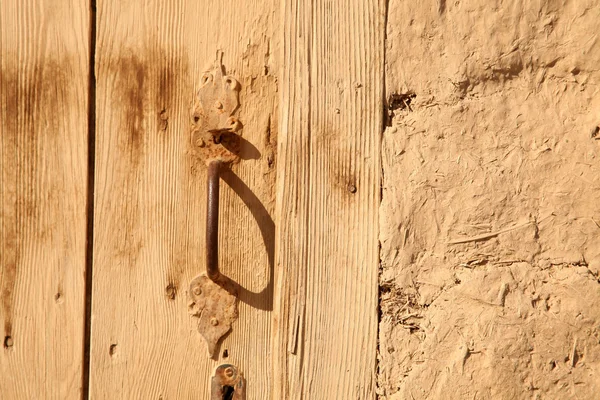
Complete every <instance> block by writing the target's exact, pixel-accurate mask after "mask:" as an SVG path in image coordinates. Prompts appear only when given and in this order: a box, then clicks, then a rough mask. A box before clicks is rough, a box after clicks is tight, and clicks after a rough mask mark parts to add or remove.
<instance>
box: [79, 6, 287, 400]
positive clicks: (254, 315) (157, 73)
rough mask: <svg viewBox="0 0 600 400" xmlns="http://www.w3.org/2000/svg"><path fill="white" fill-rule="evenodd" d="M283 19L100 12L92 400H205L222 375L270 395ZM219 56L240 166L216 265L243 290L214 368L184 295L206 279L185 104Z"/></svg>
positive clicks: (269, 13)
mask: <svg viewBox="0 0 600 400" xmlns="http://www.w3.org/2000/svg"><path fill="white" fill-rule="evenodd" d="M242 8H243V10H252V11H251V12H242V11H243V10H241V9H242ZM278 9H279V8H278V4H277V2H276V1H275V0H272V1H267V0H260V1H250V2H246V3H245V4H244V6H243V7H241V6H240V4H239V2H236V1H204V2H197V1H192V0H171V1H164V2H147V1H142V0H136V1H127V2H123V1H117V0H107V1H103V2H101V3H99V8H98V20H97V21H98V22H97V27H98V37H97V49H96V66H97V71H96V74H97V142H96V174H95V182H96V191H95V215H94V220H95V228H94V273H93V297H92V304H93V307H92V325H91V329H92V340H91V342H92V344H91V382H90V395H91V396H90V397H91V398H94V399H99V398H106V399H205V398H208V394H209V381H210V377H211V375H212V373H213V370H214V368H215V367H216V366H217V365H219V364H221V363H224V362H231V363H233V364H235V365H237V366H238V367H239V368H240V369H241V370H242V371H243V373H244V375H245V377H246V379H247V381H248V399H254V398H256V399H258V398H264V397H263V396H264V395H265V393H268V391H269V389H270V384H271V383H270V376H271V364H270V358H269V350H270V348H269V345H270V342H269V338H270V332H271V331H270V327H271V310H272V307H273V306H272V302H273V272H272V271H273V266H272V264H273V254H274V222H273V217H272V211H273V210H274V190H275V184H274V182H275V175H276V173H275V158H274V157H275V143H276V137H277V100H278V99H277V94H276V91H277V83H276V78H275V76H274V75H273V71H277V70H278V65H277V64H276V59H275V58H274V57H273V56H272V52H273V51H274V48H275V47H276V46H275V43H274V42H273V41H272V39H271V38H272V36H273V32H274V31H275V24H276V22H277V20H276V19H275V14H276V10H278ZM218 50H221V51H223V53H224V56H223V64H224V66H225V67H226V69H227V73H228V74H230V75H232V76H234V77H236V78H237V79H238V80H239V81H240V83H241V92H240V101H241V108H240V110H239V112H238V117H239V119H240V121H241V122H242V123H243V125H244V129H243V132H242V135H243V137H244V139H245V144H244V147H243V153H242V155H243V158H245V160H242V161H241V162H240V163H239V164H237V165H235V166H234V167H233V170H232V171H231V172H229V173H226V174H225V175H224V176H223V179H222V181H221V216H220V243H221V245H220V266H221V270H222V271H223V273H225V274H226V275H227V276H230V277H231V278H232V279H234V280H236V281H237V282H238V283H239V284H240V285H241V287H242V290H241V292H240V304H239V319H238V321H237V322H235V323H234V325H233V331H232V333H231V334H230V335H229V336H228V337H226V338H225V340H224V341H223V343H222V345H221V347H220V351H219V357H218V360H216V361H215V360H210V359H208V358H207V354H206V353H207V352H206V348H205V343H204V341H203V339H202V338H201V336H200V334H199V333H198V331H197V330H196V326H195V320H194V319H192V318H191V317H190V316H189V315H188V311H187V294H186V291H187V289H188V285H189V283H190V281H191V280H192V279H193V278H194V277H195V276H196V275H197V274H199V273H201V272H203V271H204V270H205V248H204V241H205V231H204V230H205V207H206V193H205V187H206V167H205V165H204V164H203V163H202V162H200V161H198V160H196V159H194V157H193V156H192V154H191V151H190V150H191V144H190V138H189V133H190V124H191V110H192V100H193V95H194V93H195V92H196V91H197V89H198V87H199V84H200V77H201V74H202V72H204V71H205V70H207V69H209V68H210V67H211V66H212V64H213V62H214V61H215V59H216V56H217V51H218ZM224 353H226V354H227V357H225V356H224Z"/></svg>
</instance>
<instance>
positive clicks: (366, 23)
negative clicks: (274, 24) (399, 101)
mask: <svg viewBox="0 0 600 400" xmlns="http://www.w3.org/2000/svg"><path fill="white" fill-rule="evenodd" d="M384 9H385V3H384V1H376V2H372V1H366V0H353V1H349V2H328V1H313V2H310V3H307V2H296V1H285V2H284V4H283V22H282V25H283V43H282V54H283V60H282V62H281V65H282V72H281V89H280V93H281V100H280V104H281V109H282V111H281V123H280V126H281V127H280V135H279V145H278V173H277V211H276V215H277V216H278V218H277V226H278V233H277V235H276V248H277V251H276V262H275V265H276V282H277V285H276V291H275V299H276V300H275V301H276V306H275V321H276V323H275V326H274V333H275V335H274V339H273V360H274V361H273V363H274V365H273V371H274V385H273V387H274V390H273V397H272V398H274V399H311V400H314V399H326V398H332V397H334V398H337V399H372V398H374V397H375V383H374V375H375V368H376V351H377V293H378V288H377V274H378V241H377V234H378V206H379V197H380V154H379V148H380V137H381V130H382V123H383V121H382V115H383V112H382V111H383V66H384V58H383V52H384V24H385V15H384Z"/></svg>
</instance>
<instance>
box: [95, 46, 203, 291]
mask: <svg viewBox="0 0 600 400" xmlns="http://www.w3.org/2000/svg"><path fill="white" fill-rule="evenodd" d="M98 69H99V71H100V73H99V76H98V82H99V85H98V94H99V98H106V99H107V100H106V103H107V105H109V106H110V109H105V110H101V111H100V114H101V115H100V116H99V121H100V122H99V124H101V125H100V131H99V134H98V135H103V136H113V137H114V136H116V140H115V142H116V144H117V146H116V150H117V155H114V156H111V159H112V160H114V164H113V166H112V168H114V169H115V172H116V175H115V177H116V181H115V182H114V184H115V185H114V186H113V197H115V198H117V199H123V203H122V206H120V207H118V208H117V213H116V224H115V226H114V227H115V229H116V231H117V232H118V235H119V236H120V237H122V238H123V239H122V240H120V241H118V242H115V246H116V249H115V251H116V253H115V255H116V256H117V257H123V258H125V259H127V261H126V263H127V264H128V265H129V266H132V267H133V266H135V265H136V264H137V259H138V257H139V255H140V254H141V252H142V249H143V247H144V246H145V241H144V237H145V235H144V233H143V232H140V230H139V227H140V226H142V225H144V224H141V223H140V218H143V217H142V211H141V210H142V209H143V208H144V201H143V199H141V198H140V196H141V194H142V193H143V192H144V190H145V188H144V187H142V186H141V183H140V182H141V181H142V180H143V179H144V178H143V176H144V175H145V174H146V173H147V172H146V170H147V169H148V167H149V166H148V165H147V164H148V162H149V161H148V157H149V154H150V152H152V154H153V155H154V154H156V153H155V152H154V150H156V149H161V148H162V146H164V145H165V141H166V140H170V139H173V138H170V136H171V135H170V133H171V131H173V128H174V127H175V126H176V125H177V124H175V123H171V121H170V117H171V115H170V113H171V112H173V110H176V109H177V107H178V106H179V107H181V106H182V105H183V106H184V107H185V106H187V102H188V100H189V98H190V96H189V93H187V92H186V90H189V92H190V93H192V92H193V89H194V88H193V87H192V85H190V87H189V88H186V87H184V82H185V81H186V79H187V69H188V64H187V60H186V58H185V57H183V56H178V55H176V54H173V53H171V52H168V51H167V50H165V49H162V48H161V47H160V45H158V44H157V42H156V40H154V39H152V38H150V39H148V41H147V43H146V45H145V46H143V47H141V48H135V49H134V48H129V49H124V50H122V51H121V53H120V54H119V55H117V56H116V57H115V58H113V59H110V60H107V61H104V62H102V61H101V62H99V63H98ZM110 121H115V122H116V127H117V129H118V132H116V133H109V132H108V131H106V130H107V129H113V128H112V127H111V125H102V124H106V123H107V122H110ZM186 122H187V121H186ZM173 132H174V131H173ZM177 140H182V141H183V143H184V144H185V143H186V142H185V141H186V140H187V138H185V137H181V138H178V139H177ZM115 142H113V143H115ZM158 154H160V153H158ZM166 157H167V153H165V158H166ZM152 162H153V165H152V167H156V166H157V164H156V163H159V164H160V162H161V161H160V159H157V158H153V161H152ZM165 168H167V166H165ZM144 226H147V224H145V225H144ZM176 280H177V277H173V280H172V281H170V282H176Z"/></svg>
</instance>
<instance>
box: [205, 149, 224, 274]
mask: <svg viewBox="0 0 600 400" xmlns="http://www.w3.org/2000/svg"><path fill="white" fill-rule="evenodd" d="M221 167H222V162H221V161H219V160H214V161H211V162H210V164H208V173H207V177H208V183H207V185H206V193H207V206H206V274H207V275H208V277H209V278H210V279H212V280H213V281H218V280H219V278H220V277H221V272H220V271H219V186H220V185H219V180H220V179H221Z"/></svg>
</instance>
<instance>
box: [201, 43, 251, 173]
mask: <svg viewBox="0 0 600 400" xmlns="http://www.w3.org/2000/svg"><path fill="white" fill-rule="evenodd" d="M222 56H223V53H219V54H217V60H216V62H215V65H214V67H213V69H212V70H210V71H206V72H205V73H204V74H203V75H202V78H201V80H200V89H199V90H198V93H197V95H196V101H195V103H194V110H193V118H194V122H193V126H192V145H193V148H194V153H195V154H196V155H197V156H198V157H199V158H201V159H203V160H204V161H208V160H214V159H219V160H221V161H224V162H234V161H238V160H239V156H238V154H239V150H240V140H239V137H238V135H237V133H238V132H239V131H240V130H241V128H242V124H241V123H240V121H239V120H238V119H237V118H236V117H234V116H233V114H234V113H235V112H236V111H237V109H238V108H239V105H240V101H239V92H240V84H239V82H238V81H237V80H236V79H235V78H233V77H232V76H229V75H225V73H224V70H225V69H224V67H223V64H222V61H221V58H222Z"/></svg>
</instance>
